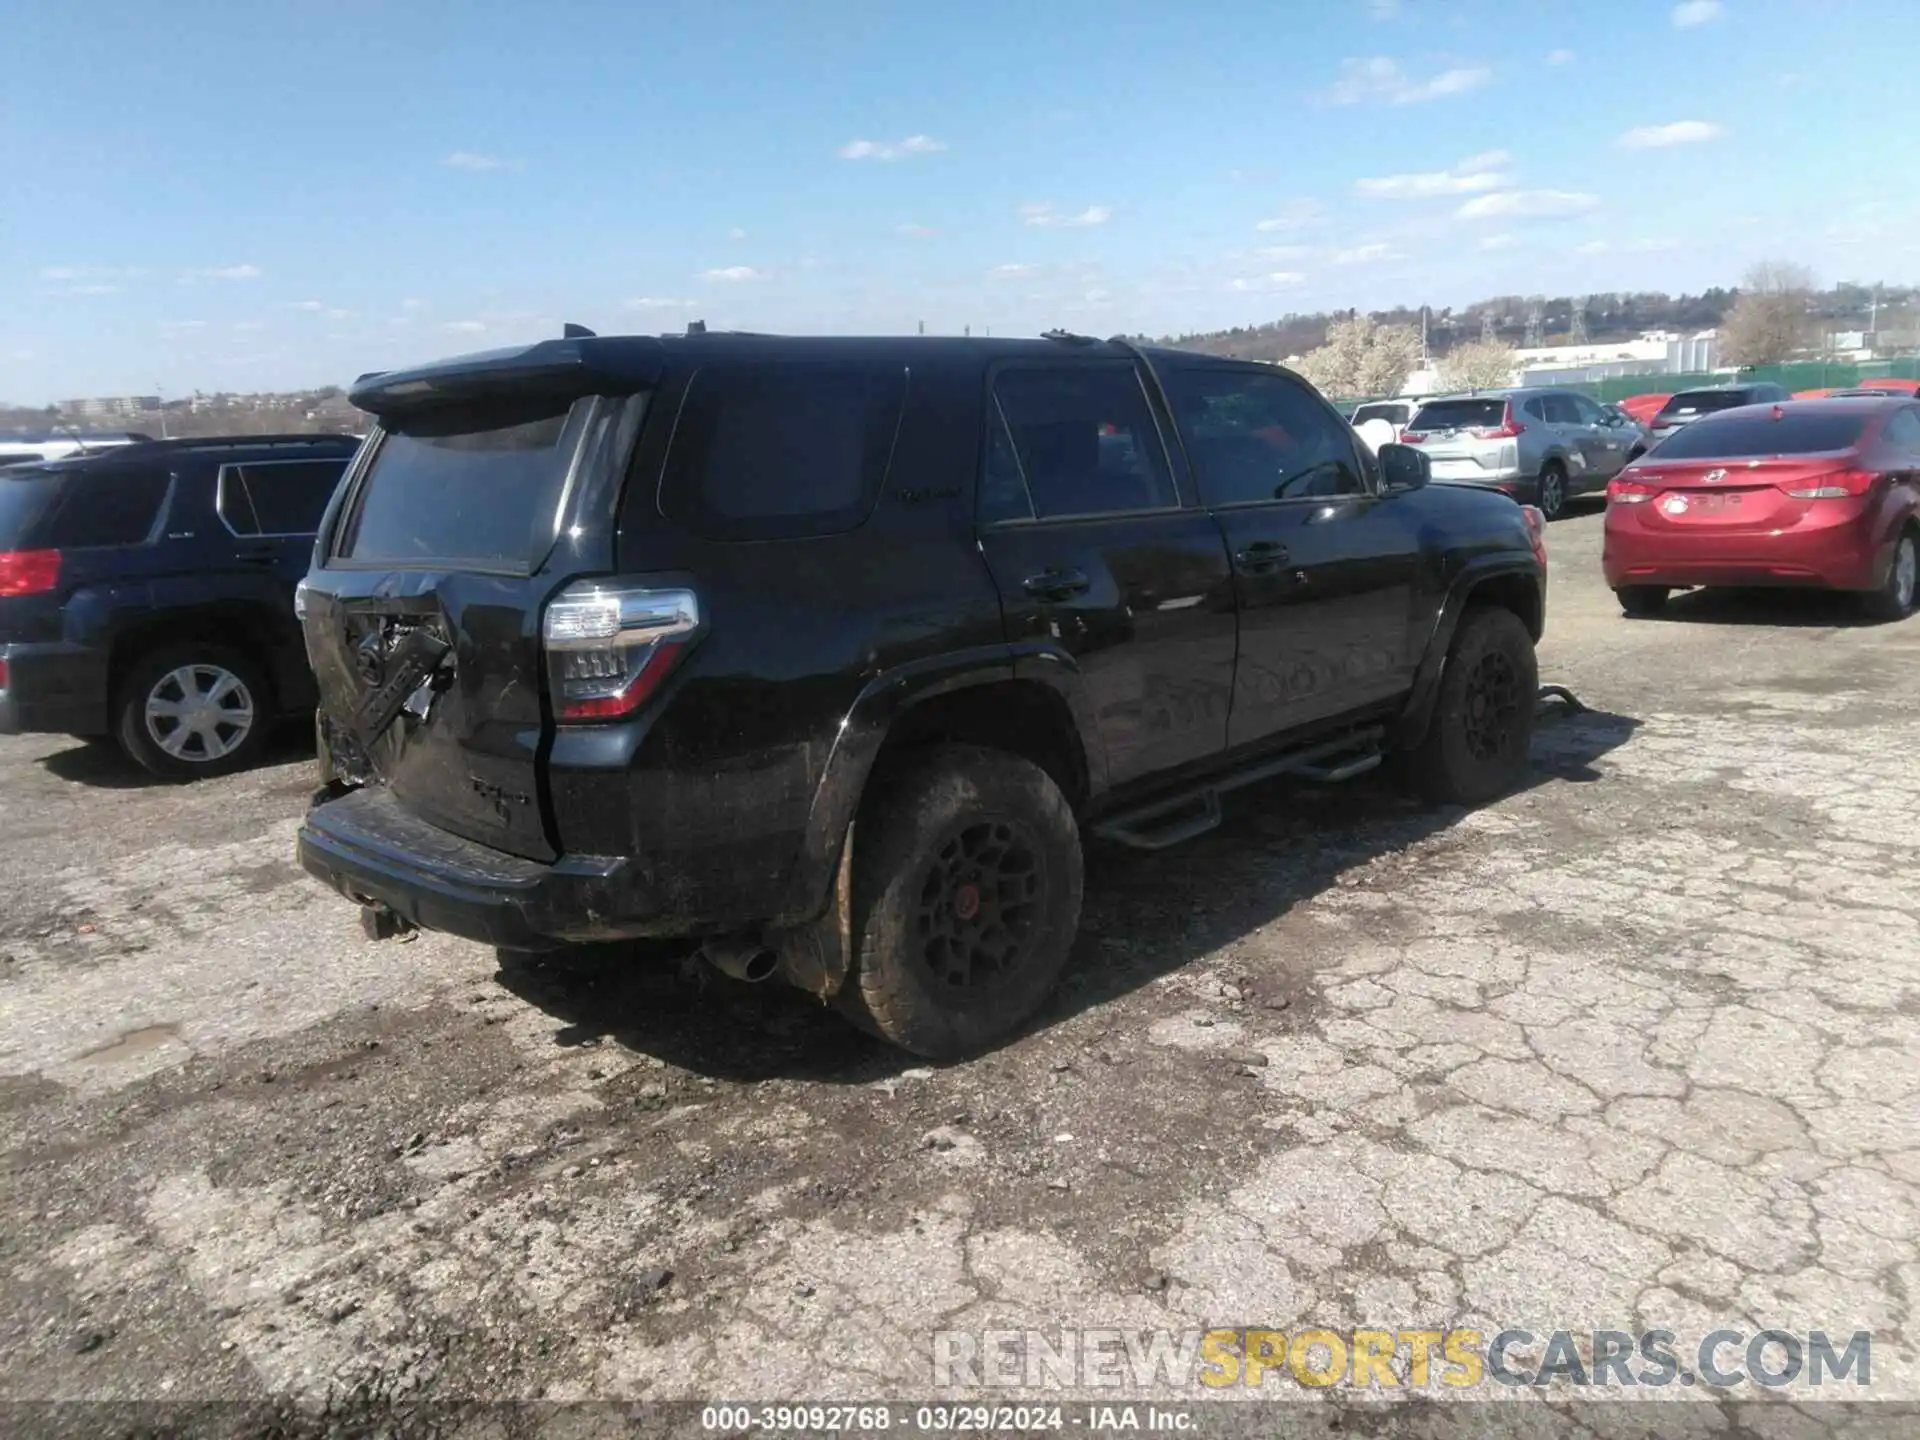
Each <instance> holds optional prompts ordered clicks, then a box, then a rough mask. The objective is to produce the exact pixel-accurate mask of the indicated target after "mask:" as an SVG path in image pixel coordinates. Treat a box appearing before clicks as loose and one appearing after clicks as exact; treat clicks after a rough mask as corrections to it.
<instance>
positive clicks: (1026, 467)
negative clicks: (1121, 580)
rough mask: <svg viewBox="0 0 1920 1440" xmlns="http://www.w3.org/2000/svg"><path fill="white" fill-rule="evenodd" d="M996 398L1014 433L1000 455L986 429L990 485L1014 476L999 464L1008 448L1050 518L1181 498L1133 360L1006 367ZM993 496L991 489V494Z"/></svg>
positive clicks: (1149, 506) (998, 486)
mask: <svg viewBox="0 0 1920 1440" xmlns="http://www.w3.org/2000/svg"><path fill="white" fill-rule="evenodd" d="M993 398H994V401H995V407H996V409H997V411H998V416H997V417H994V418H995V419H996V423H998V421H999V420H1004V422H1005V425H1006V432H1005V433H1006V443H1005V448H1004V449H1003V450H1002V451H1001V452H1000V453H999V456H998V459H996V452H995V441H994V438H993V436H992V435H991V434H989V436H988V445H987V467H986V469H987V473H986V475H985V477H984V478H985V485H984V487H983V489H984V491H986V492H994V491H996V490H999V491H1004V490H1005V488H1006V483H1007V482H1006V477H1005V475H1004V474H995V473H994V467H995V465H996V464H999V465H1002V466H1004V464H1005V461H1006V459H1007V451H1009V450H1010V451H1011V458H1012V459H1013V461H1014V462H1015V463H1016V464H1017V465H1018V466H1019V472H1020V478H1021V479H1022V480H1023V481H1024V483H1025V489H1026V493H1027V495H1028V496H1030V497H1031V504H1032V513H1033V514H1034V515H1036V516H1037V517H1039V518H1040V519H1042V520H1045V519H1049V518H1051V517H1054V516H1061V515H1106V514H1114V513H1117V512H1121V511H1127V510H1153V509H1160V508H1163V507H1167V506H1172V505H1177V504H1179V497H1178V495H1177V494H1176V493H1175V491H1174V488H1173V477H1172V475H1171V474H1170V473H1169V471H1168V469H1167V457H1166V452H1165V451H1164V450H1163V449H1162V448H1161V444H1160V433H1159V430H1158V428H1157V427H1156V426H1155V425H1154V423H1153V413H1152V411H1150V410H1149V409H1148V408H1147V397H1146V394H1145V392H1143V391H1142V390H1141V388H1140V379H1139V377H1138V376H1137V375H1136V374H1135V373H1134V370H1133V367H1132V366H1131V365H1073V366H1057V367H1042V366H1031V367H1029V366H1021V367H1017V368H1012V369H1007V370H1002V371H1001V372H1000V373H999V374H998V375H996V376H995V377H994V381H993ZM991 500H992V496H991V494H990V493H989V494H983V501H987V502H991ZM1002 503H1003V502H1002Z"/></svg>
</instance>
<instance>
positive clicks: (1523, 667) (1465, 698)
mask: <svg viewBox="0 0 1920 1440" xmlns="http://www.w3.org/2000/svg"><path fill="white" fill-rule="evenodd" d="M1539 690H1540V669H1539V664H1538V662H1537V661H1536V660H1535V658H1534V653H1533V637H1532V636H1531V635H1529V634H1528V633H1527V627H1526V626H1525V625H1524V624H1522V623H1521V621H1520V617H1519V616H1518V615H1515V614H1514V613H1513V612H1512V611H1511V610H1507V609H1503V608H1501V607H1499V606H1496V605H1473V606H1469V607H1468V609H1467V613H1466V614H1465V615H1463V616H1462V617H1461V619H1460V628H1459V629H1458V630H1457V631H1456V632H1455V633H1454V637H1453V646H1452V648H1451V649H1450V650H1448V652H1447V663H1446V668H1445V669H1444V670H1443V671H1442V672H1441V676H1440V694H1439V696H1438V697H1437V698H1436V700H1435V702H1434V707H1433V718H1432V720H1431V721H1430V722H1429V724H1428V726H1427V734H1426V738H1425V739H1424V740H1422V741H1421V742H1420V745H1419V746H1418V748H1416V749H1415V750H1414V752H1413V754H1412V755H1411V756H1410V757H1409V758H1408V760H1407V761H1406V762H1405V765H1404V773H1406V774H1408V775H1409V776H1410V778H1411V779H1412V781H1413V783H1414V786H1415V787H1416V788H1417V789H1418V790H1419V792H1420V794H1421V795H1422V796H1423V797H1425V798H1426V799H1427V800H1429V801H1431V802H1433V803H1435V804H1451V805H1479V804H1482V803H1484V802H1486V801H1488V800H1492V799H1494V798H1496V797H1497V796H1500V795H1504V794H1505V793H1506V792H1507V791H1509V790H1511V789H1512V788H1513V787H1514V786H1515V785H1518V784H1519V783H1520V781H1521V780H1522V779H1523V778H1524V777H1525V775H1526V773H1527V767H1528V751H1529V750H1530V749H1531V748H1532V744H1533V707H1534V701H1535V699H1536V697H1537V696H1538V694H1539Z"/></svg>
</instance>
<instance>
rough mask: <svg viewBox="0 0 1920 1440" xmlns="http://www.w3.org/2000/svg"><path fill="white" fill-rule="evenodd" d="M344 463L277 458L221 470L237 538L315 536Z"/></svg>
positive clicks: (224, 514) (223, 511)
mask: <svg viewBox="0 0 1920 1440" xmlns="http://www.w3.org/2000/svg"><path fill="white" fill-rule="evenodd" d="M346 467H347V462H346V461H344V460H271V461H267V462H265V463H261V464H254V465H226V466H222V467H221V470H220V518H221V519H223V520H225V521H226V522H227V525H228V527H229V528H230V529H231V530H232V531H233V533H234V534H236V535H311V534H313V533H314V532H315V531H317V530H318V529H319V528H320V516H321V514H322V513H323V512H324V511H325V510H326V508H327V501H329V500H331V499H332V498H333V490H334V487H335V486H336V485H338V484H339V483H340V474H341V472H342V471H343V470H345V469H346Z"/></svg>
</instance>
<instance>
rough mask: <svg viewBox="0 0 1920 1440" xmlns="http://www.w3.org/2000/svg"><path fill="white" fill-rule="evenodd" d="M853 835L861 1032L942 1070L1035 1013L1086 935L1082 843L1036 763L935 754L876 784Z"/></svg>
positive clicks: (960, 750)
mask: <svg viewBox="0 0 1920 1440" xmlns="http://www.w3.org/2000/svg"><path fill="white" fill-rule="evenodd" d="M880 785H881V788H880V789H879V790H878V791H877V793H875V794H874V795H873V797H872V798H871V799H870V800H869V801H868V803H867V806H866V809H865V811H864V812H863V814H862V816H861V819H860V824H859V826H858V828H857V829H856V831H855V835H856V837H857V838H856V841H855V844H854V852H853V916H852V921H853V934H854V941H855V953H856V959H855V964H854V973H853V974H852V975H850V976H849V977H848V979H847V983H846V984H845V985H844V986H842V987H841V991H840V995H839V1002H840V1004H841V1007H842V1008H843V1009H844V1010H845V1011H846V1012H847V1013H848V1014H849V1016H850V1017H851V1018H852V1019H853V1020H854V1021H855V1022H856V1023H858V1024H859V1025H861V1026H862V1027H863V1028H865V1029H868V1030H871V1031H872V1032H874V1033H875V1034H877V1035H879V1036H880V1037H881V1038H883V1039H885V1040H888V1041H891V1042H892V1043H893V1044H895V1045H898V1046H900V1047H901V1048H902V1049H903V1050H909V1051H912V1052H913V1053H914V1054H916V1055H922V1056H926V1057H927V1058H929V1059H936V1060H944V1059H951V1058H954V1057H957V1056H960V1055H965V1054H968V1053H970V1052H972V1051H976V1050H979V1049H981V1048H983V1047H984V1046H987V1045H989V1044H991V1043H992V1042H994V1041H996V1040H999V1039H1001V1038H1003V1037H1004V1036H1006V1035H1007V1034H1009V1033H1010V1032H1011V1031H1013V1030H1014V1029H1015V1028H1016V1027H1017V1026H1019V1024H1020V1023H1021V1022H1022V1021H1023V1020H1025V1019H1026V1018H1027V1017H1028V1016H1030V1015H1031V1014H1033V1012H1034V1011H1035V1010H1036V1009H1038V1008H1039V1006H1040V1004H1041V1002H1042V1001H1044V1000H1045V999H1046V997H1047V995H1048V993H1049V992H1050V991H1051V990H1052V989H1053V986H1054V982H1055V981H1056V980H1057V979H1058V978H1059V975H1060V970H1061V967H1062V966H1063V965H1064V964H1065V963H1066V959H1067V952H1068V950H1069V949H1070V948H1071V947H1072V944H1073V937H1074V932H1075V931H1076V930H1077V929H1078V927H1079V924H1080V896H1081V883H1082V873H1081V856H1080V832H1079V826H1078V824H1077V822H1076V821H1075V820H1074V816H1073V811H1072V808H1071V807H1070V806H1069V805H1068V804H1067V800H1066V797H1065V796H1064V795H1062V794H1061V793H1060V788H1059V787H1058V786H1057V785H1055V784H1054V783H1053V780H1052V779H1051V778H1050V777H1049V776H1048V775H1047V773H1046V772H1045V771H1044V770H1042V769H1040V767H1039V766H1037V765H1034V764H1032V763H1031V762H1029V761H1027V760H1023V759H1021V758H1020V757H1018V756H1016V755H1009V754H1006V753H1004V752H1001V751H996V750H986V749H980V748H977V747H973V746H960V745H953V746H942V747H941V748H939V749H936V750H932V751H929V752H927V753H926V754H925V755H924V756H923V757H916V758H915V759H914V761H913V762H912V763H911V764H910V765H909V766H907V767H906V768H904V769H901V770H899V771H898V772H896V773H895V774H893V775H892V776H890V777H887V778H885V779H883V780H882V781H881V782H880Z"/></svg>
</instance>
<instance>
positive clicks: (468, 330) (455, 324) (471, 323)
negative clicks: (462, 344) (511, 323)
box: [440, 320, 487, 335]
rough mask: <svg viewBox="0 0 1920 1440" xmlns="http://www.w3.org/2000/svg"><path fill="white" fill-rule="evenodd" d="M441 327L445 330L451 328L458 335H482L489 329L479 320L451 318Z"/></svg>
mask: <svg viewBox="0 0 1920 1440" xmlns="http://www.w3.org/2000/svg"><path fill="white" fill-rule="evenodd" d="M440 328H441V329H443V330H451V331H453V332H454V333H455V334H456V335H481V334H485V333H486V329H487V327H486V326H485V325H484V324H483V323H482V322H480V321H478V320H449V321H447V323H446V324H445V325H443V326H441V327H440Z"/></svg>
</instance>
